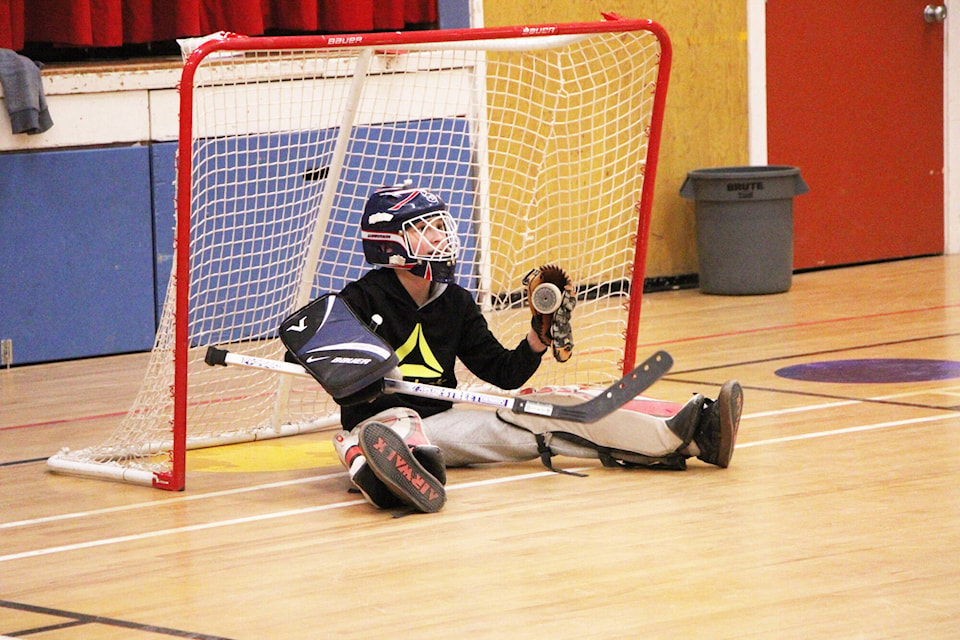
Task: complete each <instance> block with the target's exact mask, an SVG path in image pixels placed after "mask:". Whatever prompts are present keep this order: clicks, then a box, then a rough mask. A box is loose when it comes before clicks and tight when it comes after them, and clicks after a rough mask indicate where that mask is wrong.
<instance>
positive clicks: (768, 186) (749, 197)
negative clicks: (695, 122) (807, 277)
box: [680, 166, 809, 295]
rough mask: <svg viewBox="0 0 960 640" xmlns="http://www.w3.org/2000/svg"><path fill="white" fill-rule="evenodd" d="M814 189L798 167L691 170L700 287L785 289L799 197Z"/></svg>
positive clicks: (743, 291)
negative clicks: (794, 206) (795, 202)
mask: <svg viewBox="0 0 960 640" xmlns="http://www.w3.org/2000/svg"><path fill="white" fill-rule="evenodd" d="M807 191H809V188H808V187H807V185H806V183H805V182H804V181H803V178H801V177H800V169H798V168H796V167H781V166H763V167H720V168H716V169H697V170H696V171H691V172H689V173H688V174H687V179H686V180H685V181H684V183H683V186H682V187H681V189H680V195H681V196H683V197H685V198H690V199H692V200H694V201H695V203H694V214H695V217H696V234H697V261H698V263H699V268H700V290H701V291H702V292H703V293H714V294H721V295H753V294H762V293H780V292H783V291H786V290H788V289H789V288H790V284H791V280H792V277H793V197H794V196H796V195H800V194H803V193H806V192H807Z"/></svg>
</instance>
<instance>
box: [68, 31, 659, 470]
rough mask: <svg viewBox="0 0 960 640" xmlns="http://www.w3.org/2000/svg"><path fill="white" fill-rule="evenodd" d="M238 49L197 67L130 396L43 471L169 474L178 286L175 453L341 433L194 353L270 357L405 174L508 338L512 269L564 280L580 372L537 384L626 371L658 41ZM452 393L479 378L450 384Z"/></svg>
mask: <svg viewBox="0 0 960 640" xmlns="http://www.w3.org/2000/svg"><path fill="white" fill-rule="evenodd" d="M247 40H248V41H249V42H250V46H251V48H250V49H248V50H243V51H233V50H231V51H221V52H217V53H215V54H213V55H209V56H207V57H206V58H204V59H203V60H202V62H201V63H200V64H199V66H197V68H196V72H195V74H194V80H193V85H192V96H193V100H192V116H193V131H192V136H191V140H190V141H189V143H188V144H186V145H185V141H183V140H181V147H180V149H181V152H180V153H181V156H182V154H183V153H185V152H187V151H188V152H189V154H190V156H191V157H190V163H191V167H192V175H191V184H190V185H189V186H190V211H189V212H184V211H180V212H179V214H178V215H179V216H183V215H187V214H189V216H190V242H189V246H178V247H177V248H176V260H189V267H190V282H189V284H187V283H180V282H177V281H176V278H175V277H173V278H172V279H171V282H170V286H169V288H168V291H167V298H166V302H165V304H164V308H163V313H162V317H161V320H160V326H159V330H158V333H157V337H156V344H155V347H154V349H153V353H152V357H151V360H150V364H149V367H148V371H147V373H146V376H145V380H144V383H143V386H142V389H141V391H140V393H139V396H138V397H137V399H136V401H135V403H134V405H133V406H132V408H131V409H130V410H129V413H128V414H127V415H126V417H125V418H124V419H123V420H122V422H121V424H120V425H119V427H118V428H117V429H116V431H115V433H114V434H113V435H112V436H111V437H110V438H109V439H108V440H107V441H106V442H104V443H103V444H102V445H100V446H97V447H91V448H89V449H85V450H82V451H74V452H71V451H69V450H64V451H62V452H61V453H60V454H58V456H57V458H59V459H60V460H66V461H75V462H83V463H95V464H105V465H110V466H113V467H117V468H121V469H131V470H140V471H143V472H145V473H148V474H152V473H162V472H164V471H166V470H168V469H169V466H170V458H171V456H170V450H171V447H172V436H171V431H172V429H171V425H172V421H173V393H174V392H173V391H172V389H173V379H174V357H173V353H174V342H175V335H174V334H175V332H174V326H175V319H176V315H177V314H176V307H175V293H176V290H177V288H178V287H181V286H189V298H188V300H189V304H188V306H189V313H188V320H187V322H188V337H187V338H186V339H187V340H188V345H187V346H188V349H189V351H188V353H189V358H188V362H186V363H185V364H184V366H186V367H187V368H188V374H187V379H188V393H189V396H188V398H187V403H188V410H187V433H188V443H189V444H188V446H208V445H211V444H217V443H227V442H235V441H242V440H249V439H257V438H261V437H271V436H274V435H281V434H286V433H296V432H300V431H303V430H307V429H315V428H323V427H325V426H332V425H335V424H336V423H337V407H336V405H335V404H333V403H332V402H331V401H330V400H329V398H328V397H327V396H326V395H325V394H324V393H323V391H322V389H321V388H320V387H319V385H317V384H316V383H315V382H313V381H312V380H310V379H299V378H293V377H291V376H284V375H282V374H277V373H271V372H266V371H261V370H251V369H243V368H237V367H227V368H223V367H208V366H207V365H205V364H204V362H203V358H204V353H205V349H206V347H207V346H208V345H218V346H221V347H224V348H228V349H230V350H233V351H238V352H242V353H245V354H249V355H254V356H260V357H266V358H282V357H283V347H282V345H281V344H280V342H279V340H278V338H277V329H278V326H279V323H280V321H281V320H282V319H283V318H284V317H286V316H287V315H289V314H290V313H292V312H293V311H294V310H295V309H297V308H298V307H299V306H302V305H303V304H305V303H307V302H308V301H309V300H310V299H313V298H315V297H317V296H319V295H321V294H322V293H325V292H330V291H339V290H340V289H341V288H342V287H343V286H344V285H345V284H346V283H347V282H349V281H350V280H353V279H356V278H357V277H359V276H360V275H362V273H363V272H364V271H365V270H366V269H367V268H369V267H368V266H366V265H365V264H364V260H363V251H362V246H361V244H360V239H359V216H360V213H361V212H362V210H363V205H364V202H365V200H366V198H367V197H368V196H369V194H370V193H371V192H372V191H373V190H374V189H375V188H376V187H379V186H382V185H388V184H399V183H402V182H403V181H405V180H411V181H412V183H413V184H414V185H416V186H419V187H423V188H427V189H430V190H432V191H434V192H435V193H437V194H439V195H440V196H441V197H443V199H444V200H445V201H446V202H447V204H448V209H449V211H450V212H451V214H452V215H453V217H454V218H455V219H456V221H457V225H458V230H459V235H460V238H461V242H462V248H461V254H460V257H459V260H458V265H457V281H458V283H459V284H461V285H462V286H464V287H465V288H467V289H469V290H470V291H471V292H472V293H473V294H474V295H475V296H476V299H477V301H478V303H479V304H480V305H481V307H482V309H483V310H484V313H485V315H486V317H487V320H488V322H489V324H490V327H491V329H492V331H493V332H494V334H495V335H497V336H498V337H499V338H500V339H501V341H502V342H504V344H506V345H508V346H513V345H515V344H516V343H517V342H518V341H519V339H520V338H521V337H522V336H523V335H524V334H525V333H526V330H527V328H528V327H529V318H530V312H529V310H528V309H527V308H526V300H525V292H524V291H523V289H522V286H521V279H522V278H523V276H524V275H525V274H526V273H527V272H528V271H529V270H530V269H532V268H534V267H536V266H539V265H542V264H545V263H556V264H559V265H561V266H562V267H563V268H564V269H565V270H566V271H567V272H568V273H569V274H570V275H571V277H572V279H573V280H574V282H575V284H576V286H577V295H578V299H579V302H578V305H577V309H576V311H575V314H574V342H575V345H576V346H575V355H574V358H573V359H572V360H570V361H569V362H567V363H564V364H560V363H557V362H555V361H554V360H553V359H552V358H550V357H546V358H545V359H544V363H543V365H542V366H541V368H540V370H539V371H538V372H537V374H536V375H535V377H534V378H533V379H532V380H531V381H530V383H529V384H530V385H531V386H540V385H548V384H609V383H610V382H612V381H613V380H615V379H617V378H619V376H620V375H621V373H622V370H621V367H622V362H623V358H624V338H625V332H626V329H627V313H628V309H627V306H628V305H627V302H628V298H627V295H628V293H629V288H630V283H631V281H632V277H633V274H632V265H633V260H634V255H635V252H636V247H637V229H638V214H637V203H638V201H639V200H640V194H641V189H642V186H643V179H644V171H645V167H646V162H647V151H648V143H649V131H650V126H651V114H652V112H653V100H654V95H655V92H656V77H657V69H658V62H659V57H660V47H661V45H660V42H659V41H658V39H657V37H656V36H655V35H653V34H651V33H650V32H647V31H634V32H625V33H598V34H582V35H576V36H562V37H558V36H554V37H550V38H522V39H513V40H502V41H501V40H484V41H472V42H463V43H457V42H448V43H444V44H437V43H424V44H422V45H417V44H410V43H404V45H403V48H402V50H400V49H398V50H393V51H391V50H388V49H384V48H382V47H380V48H377V49H372V48H362V47H350V48H339V49H331V48H317V49H309V48H304V49H297V50H286V49H272V50H268V49H263V50H261V49H257V48H256V42H257V40H256V39H247ZM272 40H277V39H272ZM183 90H184V88H183V87H181V91H183ZM180 161H183V158H182V157H181V158H180ZM180 186H181V187H183V185H180ZM180 224H182V221H181V222H180ZM636 312H639V310H636ZM458 379H459V380H460V381H461V383H462V385H464V386H469V385H477V384H478V381H477V380H475V379H474V378H473V377H472V376H471V375H470V374H469V372H466V371H464V370H462V371H458ZM177 392H178V393H182V391H177Z"/></svg>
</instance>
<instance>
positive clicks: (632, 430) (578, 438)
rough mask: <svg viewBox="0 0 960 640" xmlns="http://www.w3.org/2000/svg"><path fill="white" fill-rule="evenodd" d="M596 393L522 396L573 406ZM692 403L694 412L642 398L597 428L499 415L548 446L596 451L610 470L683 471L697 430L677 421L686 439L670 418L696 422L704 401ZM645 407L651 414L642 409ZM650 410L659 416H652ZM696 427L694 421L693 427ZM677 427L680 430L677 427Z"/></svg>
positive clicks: (558, 391)
mask: <svg viewBox="0 0 960 640" xmlns="http://www.w3.org/2000/svg"><path fill="white" fill-rule="evenodd" d="M591 393H593V392H592V391H591V390H588V389H583V388H578V387H572V388H554V389H549V390H542V391H534V392H524V393H523V395H524V397H530V398H532V399H536V400H543V401H545V402H550V403H553V404H572V403H574V402H583V400H584V399H589V398H590V397H591ZM691 403H692V404H691ZM691 403H688V405H690V406H691V407H692V408H690V409H688V406H687V405H684V406H683V407H681V406H679V405H676V404H673V403H658V402H656V401H647V400H644V399H638V400H635V401H631V402H628V403H627V404H626V405H624V406H623V407H621V408H620V409H618V410H616V411H614V412H613V413H611V414H610V415H608V416H606V417H604V418H602V419H601V420H598V421H597V422H593V423H580V422H572V421H567V420H557V419H554V418H545V417H541V416H535V415H528V414H515V413H513V412H512V411H509V410H507V409H500V410H498V412H497V414H498V416H499V417H500V419H501V420H503V421H505V422H508V423H509V424H512V425H513V426H515V427H519V428H521V429H525V430H526V431H530V432H531V433H533V434H534V435H535V436H537V437H538V440H540V441H542V442H546V443H547V445H548V446H549V444H550V442H551V441H556V440H562V441H566V442H572V443H574V444H576V445H579V446H580V447H586V448H589V449H591V450H593V451H596V452H597V456H598V457H599V458H600V460H601V461H602V462H603V463H604V464H605V465H607V466H628V467H634V466H643V467H654V468H664V469H684V468H685V466H686V465H685V460H686V458H687V457H689V456H687V455H685V454H681V453H679V450H680V449H682V448H683V447H684V446H686V445H687V444H689V441H690V439H692V436H693V434H692V431H690V433H689V435H688V434H687V431H688V429H686V426H687V425H686V422H688V421H687V420H686V418H685V417H684V418H683V419H678V420H675V422H676V423H683V425H684V428H683V432H684V433H683V434H682V435H680V434H678V433H675V432H674V430H673V429H671V425H670V421H671V419H672V418H671V416H674V417H680V416H685V415H686V414H687V413H689V414H690V416H692V417H694V420H695V419H696V417H698V416H699V414H700V405H702V398H701V399H700V402H699V404H698V403H696V402H694V401H691ZM631 405H636V406H631ZM667 405H669V406H667ZM641 408H643V409H646V410H640V409H641ZM650 409H653V410H654V411H655V413H653V414H651V413H649V412H648V411H649V410H650ZM695 425H696V422H695V421H694V422H693V426H695ZM674 426H675V427H677V428H678V424H675V425H674ZM678 430H679V428H678ZM549 454H550V451H547V452H546V455H545V456H544V463H545V464H546V465H547V466H548V468H549V466H550V465H549V464H547V463H548V462H549Z"/></svg>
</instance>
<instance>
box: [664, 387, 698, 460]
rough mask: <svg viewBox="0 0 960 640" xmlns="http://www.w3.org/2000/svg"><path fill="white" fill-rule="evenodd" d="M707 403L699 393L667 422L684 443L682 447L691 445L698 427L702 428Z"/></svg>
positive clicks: (668, 426) (669, 427)
mask: <svg viewBox="0 0 960 640" xmlns="http://www.w3.org/2000/svg"><path fill="white" fill-rule="evenodd" d="M704 402H706V398H704V397H703V396H702V395H700V394H699V393H698V394H696V395H694V396H693V397H692V398H690V399H689V400H688V401H687V403H686V404H684V405H683V406H682V407H680V411H678V412H677V413H676V414H674V416H673V417H672V418H670V419H669V420H667V428H668V429H670V431H672V432H673V435H675V436H677V437H678V438H680V439H681V440H682V441H683V444H682V445H681V447H685V446H687V445H688V444H690V441H691V440H693V437H694V436H695V435H696V433H697V427H699V426H700V420H701V416H702V415H703V404H704Z"/></svg>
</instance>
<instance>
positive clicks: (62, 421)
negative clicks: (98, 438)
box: [0, 411, 127, 431]
mask: <svg viewBox="0 0 960 640" xmlns="http://www.w3.org/2000/svg"><path fill="white" fill-rule="evenodd" d="M126 413H127V412H126V411H117V412H115V413H103V414H100V415H98V416H77V417H75V418H62V419H60V420H47V421H46V422H33V423H30V424H12V425H10V426H7V427H0V431H13V430H14V429H27V428H29V427H49V426H51V425H55V424H65V423H67V422H83V421H85V420H100V419H102V418H116V417H119V416H123V415H126Z"/></svg>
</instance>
